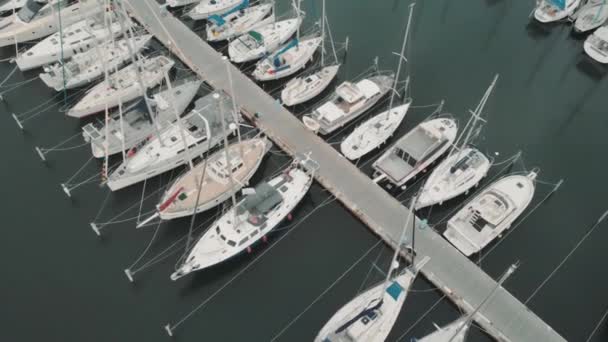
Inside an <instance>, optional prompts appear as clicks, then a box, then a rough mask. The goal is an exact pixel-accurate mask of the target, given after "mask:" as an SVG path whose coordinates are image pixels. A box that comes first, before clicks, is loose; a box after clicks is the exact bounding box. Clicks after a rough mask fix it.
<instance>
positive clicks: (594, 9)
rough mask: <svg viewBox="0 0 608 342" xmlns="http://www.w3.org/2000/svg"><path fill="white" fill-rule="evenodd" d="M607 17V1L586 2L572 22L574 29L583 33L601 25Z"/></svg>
mask: <svg viewBox="0 0 608 342" xmlns="http://www.w3.org/2000/svg"><path fill="white" fill-rule="evenodd" d="M607 19H608V3H603V2H601V3H593V2H590V3H588V4H586V5H585V6H584V7H583V8H582V9H581V10H580V11H579V12H578V16H577V18H576V21H575V22H574V31H575V32H578V33H583V32H587V31H591V30H594V29H596V28H598V27H600V26H602V25H603V24H604V23H605V22H606V20H607Z"/></svg>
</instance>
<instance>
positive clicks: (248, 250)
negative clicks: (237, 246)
mask: <svg viewBox="0 0 608 342" xmlns="http://www.w3.org/2000/svg"><path fill="white" fill-rule="evenodd" d="M251 252H253V249H251V246H249V247H247V253H248V254H251Z"/></svg>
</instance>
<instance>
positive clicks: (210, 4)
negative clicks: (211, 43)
mask: <svg viewBox="0 0 608 342" xmlns="http://www.w3.org/2000/svg"><path fill="white" fill-rule="evenodd" d="M242 3H246V5H245V7H247V6H248V5H249V1H248V0H202V1H200V2H199V3H198V4H197V5H196V6H194V8H192V10H190V12H188V17H190V19H193V20H202V19H207V18H209V17H210V16H212V15H217V14H222V13H224V12H228V11H230V10H231V9H233V8H236V7H239V6H240V5H241V4H242ZM243 8H244V7H243Z"/></svg>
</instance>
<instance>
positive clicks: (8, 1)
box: [0, 0, 46, 13]
mask: <svg viewBox="0 0 608 342" xmlns="http://www.w3.org/2000/svg"><path fill="white" fill-rule="evenodd" d="M26 2H27V0H3V1H0V13H4V12H10V11H15V10H18V9H20V8H21V7H23V6H25V3H26ZM38 2H40V3H44V2H46V1H45V0H38Z"/></svg>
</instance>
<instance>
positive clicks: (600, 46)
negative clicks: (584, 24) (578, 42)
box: [583, 26, 608, 64]
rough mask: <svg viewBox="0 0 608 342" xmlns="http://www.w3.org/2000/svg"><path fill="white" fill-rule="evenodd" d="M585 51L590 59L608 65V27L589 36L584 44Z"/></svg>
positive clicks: (599, 29)
mask: <svg viewBox="0 0 608 342" xmlns="http://www.w3.org/2000/svg"><path fill="white" fill-rule="evenodd" d="M583 50H585V53H586V54H587V55H589V57H591V58H593V59H594V60H596V61H598V62H600V63H602V64H607V63H608V27H606V26H602V27H600V28H598V29H597V30H595V32H593V34H591V35H589V37H587V39H586V40H585V43H584V44H583Z"/></svg>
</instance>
